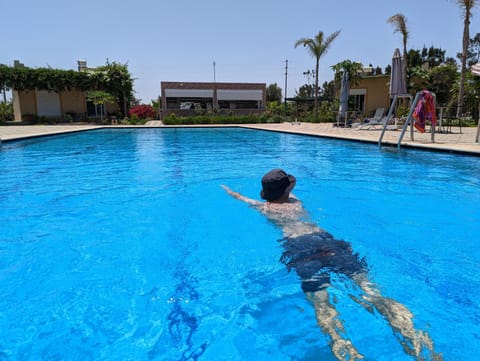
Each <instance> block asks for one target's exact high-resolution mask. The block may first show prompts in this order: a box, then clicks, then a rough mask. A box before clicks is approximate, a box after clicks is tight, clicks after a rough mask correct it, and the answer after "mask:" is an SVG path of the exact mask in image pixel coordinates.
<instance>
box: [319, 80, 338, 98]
mask: <svg viewBox="0 0 480 361" xmlns="http://www.w3.org/2000/svg"><path fill="white" fill-rule="evenodd" d="M320 94H321V95H322V97H324V98H325V99H328V100H330V101H333V100H334V99H335V82H334V81H333V80H330V81H326V82H324V83H323V84H322V89H320Z"/></svg>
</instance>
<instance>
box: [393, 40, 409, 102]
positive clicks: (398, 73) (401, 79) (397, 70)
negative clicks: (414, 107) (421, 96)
mask: <svg viewBox="0 0 480 361" xmlns="http://www.w3.org/2000/svg"><path fill="white" fill-rule="evenodd" d="M406 93H407V85H406V84H405V76H404V74H403V58H402V56H401V55H400V50H399V49H398V48H397V49H395V51H394V53H393V59H392V72H391V74H390V97H391V98H393V97H394V96H395V95H402V94H406Z"/></svg>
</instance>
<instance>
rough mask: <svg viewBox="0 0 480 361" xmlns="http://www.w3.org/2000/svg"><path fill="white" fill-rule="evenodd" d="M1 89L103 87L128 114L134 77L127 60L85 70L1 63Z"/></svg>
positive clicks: (57, 90) (85, 89)
mask: <svg viewBox="0 0 480 361" xmlns="http://www.w3.org/2000/svg"><path fill="white" fill-rule="evenodd" d="M0 89H6V90H10V89H13V90H47V91H51V92H56V93H60V92H62V91H68V90H80V91H91V90H102V91H105V92H107V93H109V94H111V95H112V96H113V97H114V98H115V102H116V103H117V104H118V107H119V109H121V110H122V112H123V113H124V114H123V115H126V114H128V108H129V105H130V102H131V101H132V100H133V80H132V77H131V75H130V73H129V72H128V67H127V65H126V64H119V63H115V62H112V63H108V62H107V64H105V65H103V66H100V67H98V68H95V69H88V70H85V71H75V70H62V69H52V68H28V67H11V66H7V65H2V64H0Z"/></svg>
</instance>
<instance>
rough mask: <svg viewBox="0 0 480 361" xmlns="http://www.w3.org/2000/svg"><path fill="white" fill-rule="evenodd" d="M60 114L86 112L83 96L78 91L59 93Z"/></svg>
mask: <svg viewBox="0 0 480 361" xmlns="http://www.w3.org/2000/svg"><path fill="white" fill-rule="evenodd" d="M60 105H61V108H62V113H63V114H65V113H75V114H84V113H86V112H87V103H86V100H85V95H84V93H83V92H81V91H79V90H71V91H64V92H61V93H60Z"/></svg>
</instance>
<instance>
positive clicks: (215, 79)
mask: <svg viewBox="0 0 480 361" xmlns="http://www.w3.org/2000/svg"><path fill="white" fill-rule="evenodd" d="M212 108H213V110H214V111H216V110H217V108H218V98H217V74H216V72H215V60H214V61H213V99H212Z"/></svg>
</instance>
